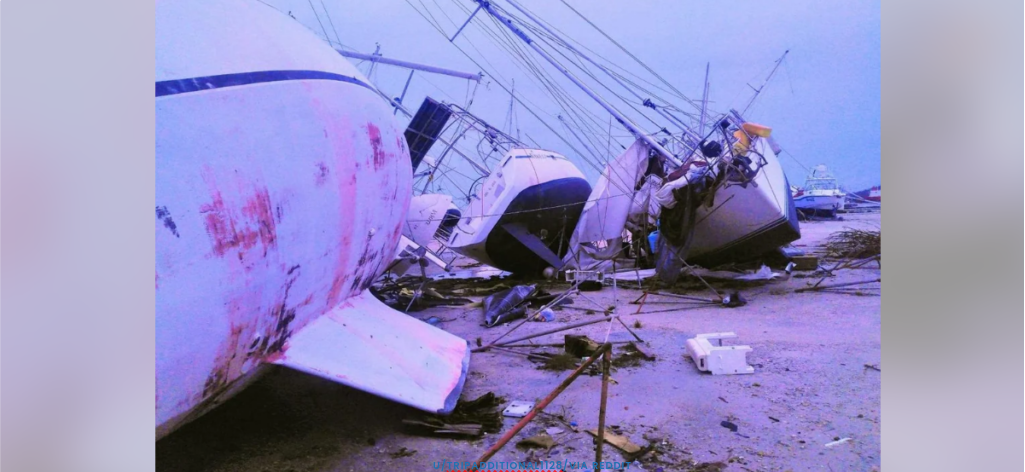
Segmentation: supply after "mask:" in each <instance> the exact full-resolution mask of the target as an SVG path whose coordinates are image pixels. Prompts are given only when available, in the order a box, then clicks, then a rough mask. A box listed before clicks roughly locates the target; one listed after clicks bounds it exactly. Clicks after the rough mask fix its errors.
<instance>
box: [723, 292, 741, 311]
mask: <svg viewBox="0 0 1025 472" xmlns="http://www.w3.org/2000/svg"><path fill="white" fill-rule="evenodd" d="M722 304H723V306H725V307H727V308H736V307H740V306H744V305H747V299H746V298H744V297H742V296H741V295H740V292H733V293H731V294H729V295H726V296H725V297H723V299H722Z"/></svg>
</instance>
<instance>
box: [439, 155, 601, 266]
mask: <svg viewBox="0 0 1025 472" xmlns="http://www.w3.org/2000/svg"><path fill="white" fill-rule="evenodd" d="M590 193H591V185H590V184H589V183H588V182H587V179H586V178H585V177H584V175H583V173H581V172H580V169H578V168H577V167H576V166H575V165H573V163H572V162H570V161H569V159H567V158H566V157H565V156H563V155H561V154H558V153H554V152H551V151H545V150H541V149H523V148H514V149H511V150H509V151H508V152H507V153H506V154H505V156H503V157H502V159H501V161H500V163H499V164H498V165H497V166H496V167H495V168H494V169H493V170H492V172H491V174H490V175H488V177H487V178H486V179H485V180H484V183H483V184H482V185H481V187H480V190H479V191H478V192H477V194H476V195H475V196H473V197H472V198H471V200H470V202H469V204H467V205H466V206H465V207H464V208H463V209H462V210H461V217H462V219H461V220H460V221H459V223H458V224H456V225H455V227H454V228H453V229H452V231H451V236H450V238H449V240H448V244H447V245H448V247H449V248H450V249H452V250H453V251H456V252H458V253H460V254H462V255H465V256H467V257H470V258H473V259H476V260H477V261H480V262H483V263H485V264H488V265H490V266H493V267H496V268H499V269H502V270H506V271H509V272H513V273H521V274H533V275H538V274H541V273H542V272H543V271H544V270H545V269H546V268H548V267H554V268H556V269H558V268H560V267H561V266H562V262H561V259H562V257H563V256H564V255H565V254H566V252H567V249H568V247H569V242H570V235H571V233H572V232H573V229H574V228H575V227H576V225H577V221H578V220H579V219H580V212H581V210H583V207H584V203H585V202H586V201H587V197H588V195H590Z"/></svg>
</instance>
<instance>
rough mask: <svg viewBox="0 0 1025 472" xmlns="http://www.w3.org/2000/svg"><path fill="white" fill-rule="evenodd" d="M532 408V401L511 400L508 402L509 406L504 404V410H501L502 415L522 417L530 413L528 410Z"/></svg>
mask: <svg viewBox="0 0 1025 472" xmlns="http://www.w3.org/2000/svg"><path fill="white" fill-rule="evenodd" d="M533 409H534V402H524V401H512V402H509V406H506V407H505V410H504V411H502V415H504V416H508V417H510V418H523V417H524V416H527V413H530V410H533Z"/></svg>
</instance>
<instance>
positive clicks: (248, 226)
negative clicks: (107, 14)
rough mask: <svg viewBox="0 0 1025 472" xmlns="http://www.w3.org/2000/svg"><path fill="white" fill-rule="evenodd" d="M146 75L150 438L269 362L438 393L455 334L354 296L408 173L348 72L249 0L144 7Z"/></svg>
mask: <svg viewBox="0 0 1025 472" xmlns="http://www.w3.org/2000/svg"><path fill="white" fill-rule="evenodd" d="M156 80H157V82H156V99H155V100H156V101H155V113H156V203H157V207H156V217H157V218H156V226H155V231H156V235H155V237H156V241H155V243H156V254H155V255H156V275H155V283H156V307H155V308H156V359H155V360H156V436H157V438H158V439H159V438H160V437H161V436H164V435H166V434H168V433H169V432H170V431H172V430H174V429H175V428H177V427H179V426H181V425H182V424H184V423H186V422H188V421H191V420H192V419H194V418H196V417H198V416H199V415H202V414H203V413H204V412H206V411H208V410H209V409H211V408H213V407H214V406H216V405H218V404H220V403H221V402H223V401H224V400H226V399H227V398H228V397H230V396H231V395H232V394H234V393H235V392H237V391H238V390H239V389H241V388H242V387H243V386H244V385H245V383H247V382H248V381H250V380H252V379H253V378H255V377H256V376H257V374H258V373H259V372H261V371H262V370H264V368H265V367H266V366H268V365H271V364H277V365H285V366H288V367H292V368H296V369H299V370H303V371H306V372H310V373H312V374H314V375H320V376H323V377H326V378H330V379H332V380H334V381H337V382H340V383H344V384H346V385H350V386H353V387H356V388H359V389H362V390H366V391H369V392H371V393H374V394H377V395H381V396H384V397H386V398H390V399H393V400H396V401H399V402H402V403H406V404H409V405H412V406H415V407H418V408H422V409H426V410H432V411H439V410H445V409H446V408H449V405H450V404H451V405H454V402H455V399H454V398H453V397H452V395H453V394H454V395H455V397H456V398H457V397H458V392H459V391H460V390H461V388H462V384H463V381H464V379H465V377H464V376H465V373H466V367H467V362H468V358H469V357H468V356H469V351H468V348H467V344H466V342H465V341H464V340H462V339H459V338H457V337H455V336H452V335H449V334H447V333H444V332H442V331H440V330H437V329H436V328H433V327H431V326H429V325H427V324H425V323H421V322H419V321H417V320H414V319H412V318H409V317H408V316H405V315H402V314H398V313H394V312H389V311H387V310H385V309H384V308H383V305H379V302H376V300H375V299H372V297H370V298H367V296H366V295H365V293H366V292H365V289H366V288H367V287H368V286H369V285H370V284H371V282H372V281H373V280H374V279H375V278H376V277H377V276H378V275H379V274H380V272H381V271H383V270H384V268H385V266H386V265H387V263H388V262H390V261H391V259H392V257H393V255H394V250H395V247H396V244H397V243H398V240H399V237H400V235H401V227H402V223H403V219H404V217H405V215H406V212H407V207H408V205H409V199H410V194H411V180H412V175H411V174H412V171H411V167H410V162H409V153H408V150H407V149H406V144H405V140H404V139H403V134H402V132H403V129H402V127H401V126H400V124H399V123H398V122H397V120H396V119H395V118H394V117H393V116H392V113H391V110H390V109H389V108H388V107H387V106H386V105H385V104H384V103H383V101H382V100H381V99H380V98H379V97H378V95H377V94H376V92H374V91H373V90H372V89H371V87H370V86H369V85H367V83H366V79H365V78H363V77H362V76H361V75H360V74H359V72H358V71H357V70H356V69H355V67H353V66H352V65H351V64H349V63H348V62H346V61H345V60H344V59H342V58H341V57H340V56H338V55H337V54H336V53H335V52H334V51H333V50H332V49H331V48H330V47H328V46H327V45H326V44H324V43H323V42H322V41H320V40H318V39H317V38H316V37H315V36H313V35H311V34H310V33H309V32H308V31H307V30H305V29H304V28H303V27H302V26H300V25H299V24H297V23H296V22H294V21H293V20H291V19H289V18H288V17H286V16H284V15H282V14H280V13H279V12H277V11H274V10H273V9H271V8H269V7H267V6H265V5H261V4H259V3H257V2H243V1H233V0H215V1H198V0H197V1H177V2H158V3H157V9H156ZM375 303H378V304H375ZM375 334H376V335H377V337H376V338H375V336H374V335H375ZM399 349H403V350H406V351H408V352H405V351H403V354H401V355H400V354H397V353H396V351H397V350H399Z"/></svg>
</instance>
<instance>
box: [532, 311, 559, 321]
mask: <svg viewBox="0 0 1025 472" xmlns="http://www.w3.org/2000/svg"><path fill="white" fill-rule="evenodd" d="M531 320H533V321H544V322H550V321H555V312H553V311H552V309H551V308H545V309H544V310H541V311H539V312H537V314H535V315H534V316H533V317H532V318H531Z"/></svg>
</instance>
